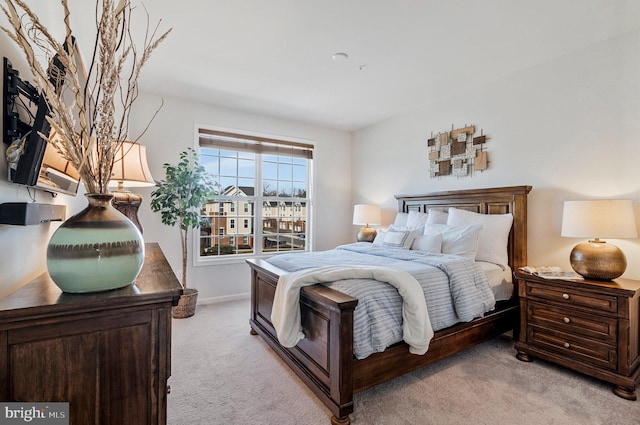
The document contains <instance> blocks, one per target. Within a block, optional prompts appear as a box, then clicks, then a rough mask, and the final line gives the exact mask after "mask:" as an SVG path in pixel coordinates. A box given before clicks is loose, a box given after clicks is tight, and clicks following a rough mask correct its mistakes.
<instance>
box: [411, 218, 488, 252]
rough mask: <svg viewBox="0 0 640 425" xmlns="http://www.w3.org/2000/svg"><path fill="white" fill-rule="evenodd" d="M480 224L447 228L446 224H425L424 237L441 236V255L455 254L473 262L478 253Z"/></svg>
mask: <svg viewBox="0 0 640 425" xmlns="http://www.w3.org/2000/svg"><path fill="white" fill-rule="evenodd" d="M481 229H482V226H481V225H480V224H474V225H471V226H449V225H446V224H427V227H425V229H424V233H425V235H433V234H434V233H439V234H441V235H442V253H443V254H455V255H461V256H463V257H466V258H468V259H470V260H472V261H473V260H475V258H476V253H477V251H478V238H479V236H480V230H481Z"/></svg>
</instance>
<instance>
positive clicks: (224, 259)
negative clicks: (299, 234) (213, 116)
mask: <svg viewBox="0 0 640 425" xmlns="http://www.w3.org/2000/svg"><path fill="white" fill-rule="evenodd" d="M200 129H208V130H212V131H220V132H227V133H234V134H241V135H243V136H252V137H263V138H267V139H275V140H282V141H290V142H294V143H305V144H310V145H312V146H313V149H314V151H315V149H316V142H315V141H313V140H308V139H303V138H294V137H284V136H280V135H273V134H267V133H260V132H253V131H246V130H240V129H234V128H227V127H218V126H211V125H206V124H198V123H196V124H195V125H194V145H193V146H194V149H195V150H196V152H200V140H199V136H200ZM261 166H262V165H261V161H257V162H256V169H257V173H260V174H262V170H261V169H260V167H261ZM314 175H315V172H314V161H313V160H310V161H308V164H307V191H308V194H307V199H308V205H307V232H306V234H305V238H306V251H314V248H315V221H316V220H315V208H314V204H315V201H314V194H315V178H314ZM256 186H257V185H256ZM255 198H256V199H259V200H260V201H259V202H260V204H262V201H263V198H262V196H260V197H255ZM266 199H270V198H266ZM256 205H257V204H256ZM254 214H255V215H254V220H256V223H259V224H261V223H262V208H261V207H257V206H256V207H255V208H254ZM258 227H261V226H256V233H255V234H254V238H257V236H256V235H257V234H258V231H259V232H260V237H261V235H262V229H261V228H260V229H258ZM309 229H310V231H309ZM190 232H191V246H192V251H191V252H193V253H194V255H192V265H193V266H195V267H198V266H210V265H215V264H235V263H244V262H245V260H246V259H248V258H268V257H271V256H274V255H278V254H282V253H284V252H267V253H265V252H262V251H261V249H262V247H261V246H260V247H259V248H260V249H259V250H257V251H258V252H254V253H253V254H235V255H220V256H207V257H201V256H200V254H199V253H200V229H199V228H196V229H191V231H190ZM244 238H245V240H246V241H247V242H248V238H247V237H246V236H245V237H244ZM285 252H289V251H285ZM292 252H304V251H292Z"/></svg>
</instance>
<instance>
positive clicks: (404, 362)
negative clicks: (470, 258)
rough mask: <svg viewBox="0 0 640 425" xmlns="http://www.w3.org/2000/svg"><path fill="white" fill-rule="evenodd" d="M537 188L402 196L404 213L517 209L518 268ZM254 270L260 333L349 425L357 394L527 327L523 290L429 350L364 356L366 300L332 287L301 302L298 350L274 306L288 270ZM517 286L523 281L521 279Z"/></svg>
mask: <svg viewBox="0 0 640 425" xmlns="http://www.w3.org/2000/svg"><path fill="white" fill-rule="evenodd" d="M530 190H531V186H512V187H504V188H489V189H473V190H463V191H451V192H438V193H432V194H427V195H398V196H396V198H397V199H398V203H399V211H403V212H408V211H411V210H416V211H420V212H427V210H428V209H429V208H438V209H447V208H450V207H456V208H462V209H466V210H469V211H474V212H477V213H481V214H505V213H511V214H513V226H512V229H511V232H510V234H509V242H508V246H507V251H508V256H509V266H510V267H511V269H512V270H515V269H517V268H518V267H520V266H524V265H526V264H527V194H528V193H529V191H530ZM247 263H248V264H249V266H250V268H251V318H250V325H251V332H252V333H255V334H259V335H260V336H262V338H263V339H264V340H265V341H266V342H267V344H269V346H271V348H272V349H273V350H274V351H275V352H276V353H277V354H278V355H279V356H280V357H281V358H282V359H283V360H284V361H285V362H286V363H287V365H289V367H290V368H291V369H292V370H293V371H294V372H295V373H296V374H297V375H298V376H299V377H300V378H301V379H302V381H303V382H304V383H305V384H306V385H307V386H308V387H309V388H310V389H311V390H312V391H313V392H314V393H315V394H316V396H317V397H318V398H319V399H320V400H321V401H322V402H323V403H324V404H325V405H326V406H327V407H328V408H329V410H330V411H331V413H332V414H333V417H332V418H331V423H332V424H333V425H348V424H349V423H350V418H349V414H350V413H352V412H353V409H354V406H353V395H354V393H356V392H359V391H363V390H365V389H367V388H369V387H372V386H374V385H377V384H380V383H382V382H385V381H388V380H390V379H392V378H395V377H397V376H400V375H402V374H404V373H407V372H410V371H412V370H415V369H418V368H420V367H422V366H425V365H427V364H429V363H433V362H435V361H437V360H440V359H442V358H445V357H448V356H451V355H453V354H456V353H458V352H461V351H463V350H466V349H467V348H470V347H472V346H474V345H476V344H478V343H481V342H483V341H485V340H488V339H490V338H493V337H496V336H498V335H500V334H502V333H504V332H507V331H509V330H513V332H514V336H516V337H517V334H518V332H519V329H518V326H519V305H518V297H517V293H518V288H517V287H515V288H514V296H513V297H512V298H511V299H510V300H508V301H502V302H500V303H498V305H497V306H496V309H495V310H494V311H492V312H490V313H488V314H486V315H485V316H484V317H482V318H477V319H475V320H473V321H471V322H468V323H460V324H458V325H455V326H452V327H450V328H447V329H443V330H440V331H438V332H436V333H435V335H434V337H433V339H432V340H431V342H430V344H429V350H428V351H427V353H426V354H425V355H422V356H418V355H414V354H410V353H409V346H408V345H407V344H405V343H398V344H395V345H393V346H391V347H389V348H387V349H386V350H385V351H384V352H382V353H375V354H372V355H370V356H368V357H367V358H365V359H362V360H357V359H355V358H354V355H353V312H354V309H355V307H356V305H357V304H358V300H357V299H355V298H353V297H351V296H348V295H346V294H343V293H341V292H338V291H336V290H333V289H331V288H327V287H325V286H320V285H318V286H309V287H305V288H302V290H301V296H300V305H301V313H302V327H303V331H304V333H305V338H304V339H302V340H301V341H300V342H299V343H298V344H297V345H296V346H295V347H293V348H290V349H289V348H284V347H283V346H281V345H280V343H279V342H278V339H277V336H276V332H275V329H274V328H273V325H272V324H271V310H272V305H273V299H274V295H275V290H276V286H277V283H278V278H279V277H280V275H281V274H283V273H285V271H284V270H282V269H280V268H278V267H275V266H273V265H271V264H269V263H268V262H266V261H264V260H259V259H251V260H247ZM514 282H516V283H517V281H514Z"/></svg>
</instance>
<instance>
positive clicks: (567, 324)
mask: <svg viewBox="0 0 640 425" xmlns="http://www.w3.org/2000/svg"><path fill="white" fill-rule="evenodd" d="M527 318H528V321H529V323H531V324H535V325H539V326H544V327H550V328H555V329H558V330H560V331H563V332H566V333H568V334H571V335H575V334H578V335H582V336H584V337H587V338H593V339H597V340H599V341H602V342H605V343H608V344H612V345H615V343H616V341H617V335H618V320H617V319H616V318H614V317H607V316H601V315H597V314H588V313H580V312H578V311H577V310H573V309H567V308H559V307H553V306H549V305H547V304H542V303H537V302H533V301H531V302H529V303H528V306H527Z"/></svg>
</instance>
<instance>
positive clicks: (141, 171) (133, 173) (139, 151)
mask: <svg viewBox="0 0 640 425" xmlns="http://www.w3.org/2000/svg"><path fill="white" fill-rule="evenodd" d="M153 185H155V182H154V180H153V177H151V171H149V165H148V164H147V149H146V148H145V147H144V146H143V145H141V144H138V143H135V142H123V143H122V146H121V147H120V149H118V151H117V152H116V156H115V158H114V161H113V169H112V170H111V180H110V181H109V186H111V187H114V186H118V190H122V188H123V186H127V187H144V186H153Z"/></svg>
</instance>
